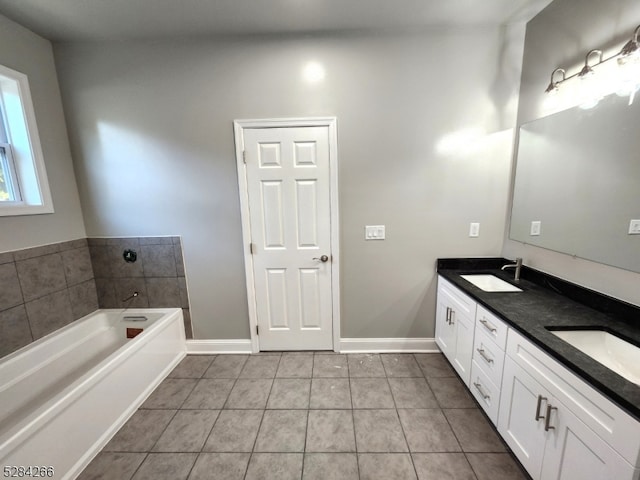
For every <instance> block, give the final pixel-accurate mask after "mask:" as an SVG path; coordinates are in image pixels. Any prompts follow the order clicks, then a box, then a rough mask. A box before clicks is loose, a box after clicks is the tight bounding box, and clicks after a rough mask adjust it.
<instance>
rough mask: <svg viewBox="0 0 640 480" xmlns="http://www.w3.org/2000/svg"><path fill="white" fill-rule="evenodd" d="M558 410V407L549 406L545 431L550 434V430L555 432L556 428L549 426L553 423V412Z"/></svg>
mask: <svg viewBox="0 0 640 480" xmlns="http://www.w3.org/2000/svg"><path fill="white" fill-rule="evenodd" d="M552 410H558V409H557V408H556V407H552V406H551V405H547V417H546V418H545V419H544V431H545V432H548V431H549V430H555V428H556V427H552V426H551V425H549V424H550V423H551V411H552Z"/></svg>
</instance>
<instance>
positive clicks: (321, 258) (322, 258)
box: [312, 255, 329, 263]
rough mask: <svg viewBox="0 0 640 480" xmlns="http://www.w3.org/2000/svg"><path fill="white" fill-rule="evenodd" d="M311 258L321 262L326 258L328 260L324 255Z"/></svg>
mask: <svg viewBox="0 0 640 480" xmlns="http://www.w3.org/2000/svg"><path fill="white" fill-rule="evenodd" d="M312 260H320V261H321V262H323V263H324V262H326V261H327V260H329V257H327V256H326V255H322V256H321V257H320V258H318V257H313V259H312Z"/></svg>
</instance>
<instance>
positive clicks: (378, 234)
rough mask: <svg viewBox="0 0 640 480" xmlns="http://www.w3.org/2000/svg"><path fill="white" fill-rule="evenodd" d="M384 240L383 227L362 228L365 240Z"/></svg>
mask: <svg viewBox="0 0 640 480" xmlns="http://www.w3.org/2000/svg"><path fill="white" fill-rule="evenodd" d="M384 238H385V227H384V225H366V226H365V227H364V239H365V240H384Z"/></svg>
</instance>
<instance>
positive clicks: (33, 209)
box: [0, 203, 54, 217]
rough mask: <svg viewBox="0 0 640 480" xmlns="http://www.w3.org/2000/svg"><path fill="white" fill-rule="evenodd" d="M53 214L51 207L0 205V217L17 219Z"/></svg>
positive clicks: (19, 204)
mask: <svg viewBox="0 0 640 480" xmlns="http://www.w3.org/2000/svg"><path fill="white" fill-rule="evenodd" d="M47 213H54V210H53V205H51V204H49V205H27V204H24V203H12V204H10V205H2V204H0V217H18V216H22V215H44V214H47Z"/></svg>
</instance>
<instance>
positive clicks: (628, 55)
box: [618, 25, 640, 65]
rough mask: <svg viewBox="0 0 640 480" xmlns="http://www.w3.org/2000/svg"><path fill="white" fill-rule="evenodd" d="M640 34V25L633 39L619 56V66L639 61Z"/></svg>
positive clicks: (626, 44)
mask: <svg viewBox="0 0 640 480" xmlns="http://www.w3.org/2000/svg"><path fill="white" fill-rule="evenodd" d="M639 32H640V25H639V26H638V27H637V28H636V30H635V32H633V37H632V38H631V40H629V41H628V42H627V43H625V45H624V47H622V50H620V53H619V54H618V65H624V64H625V63H627V62H628V61H629V60H630V59H637V58H638V54H639V53H640V52H639V51H638V50H639V49H640V44H638V33H639Z"/></svg>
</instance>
